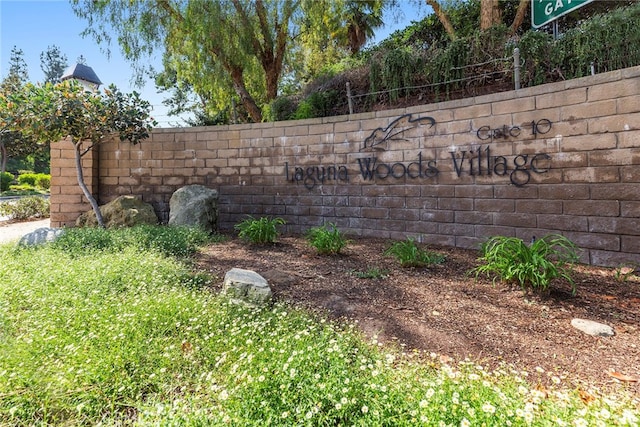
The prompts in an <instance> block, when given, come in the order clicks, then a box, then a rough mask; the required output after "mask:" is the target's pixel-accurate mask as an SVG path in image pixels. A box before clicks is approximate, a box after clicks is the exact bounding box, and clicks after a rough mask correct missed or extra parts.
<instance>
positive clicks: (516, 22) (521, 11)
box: [509, 0, 531, 36]
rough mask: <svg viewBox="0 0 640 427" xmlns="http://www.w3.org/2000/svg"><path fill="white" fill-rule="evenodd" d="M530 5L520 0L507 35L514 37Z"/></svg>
mask: <svg viewBox="0 0 640 427" xmlns="http://www.w3.org/2000/svg"><path fill="white" fill-rule="evenodd" d="M529 4H531V1H530V0H520V4H519V5H518V10H517V11H516V16H515V18H513V23H512V24H511V27H510V29H509V35H510V36H514V35H515V34H516V32H517V31H518V29H519V28H520V27H521V26H522V22H523V21H524V15H525V13H527V8H528V7H529Z"/></svg>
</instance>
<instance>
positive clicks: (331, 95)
mask: <svg viewBox="0 0 640 427" xmlns="http://www.w3.org/2000/svg"><path fill="white" fill-rule="evenodd" d="M338 96H339V94H338V92H337V91H335V90H328V91H326V92H313V93H311V94H310V95H309V96H308V97H306V98H305V99H304V100H303V101H302V102H300V104H298V108H297V109H296V111H295V113H294V115H293V117H294V118H295V119H298V120H300V119H311V118H314V117H326V116H329V115H331V114H332V112H333V108H334V107H335V105H336V104H337V103H338Z"/></svg>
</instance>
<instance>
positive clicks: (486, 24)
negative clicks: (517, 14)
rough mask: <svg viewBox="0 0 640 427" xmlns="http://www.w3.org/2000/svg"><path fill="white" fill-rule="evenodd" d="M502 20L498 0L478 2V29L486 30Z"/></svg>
mask: <svg viewBox="0 0 640 427" xmlns="http://www.w3.org/2000/svg"><path fill="white" fill-rule="evenodd" d="M501 20H502V13H501V10H500V4H499V3H498V0H481V2H480V29H481V30H487V29H489V28H491V27H493V26H494V25H498V24H499V23H500V22H501Z"/></svg>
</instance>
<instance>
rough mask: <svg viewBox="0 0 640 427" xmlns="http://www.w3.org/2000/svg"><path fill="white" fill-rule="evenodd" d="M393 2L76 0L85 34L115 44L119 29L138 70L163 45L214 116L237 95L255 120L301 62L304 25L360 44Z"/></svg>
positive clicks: (171, 65)
mask: <svg viewBox="0 0 640 427" xmlns="http://www.w3.org/2000/svg"><path fill="white" fill-rule="evenodd" d="M387 1H389V0H367V1H364V2H361V1H356V0H339V1H331V0H216V1H208V0H191V1H188V2H184V1H179V0H154V1H145V2H122V1H115V0H113V1H109V0H105V1H99V2H97V1H93V0H71V2H72V6H73V9H74V11H75V13H76V14H77V15H78V16H80V17H82V18H85V19H86V20H87V22H88V27H87V29H86V30H85V32H84V34H85V35H91V36H93V37H94V38H95V39H96V40H97V41H98V42H102V43H110V41H111V36H110V34H111V33H113V32H115V37H117V40H118V43H119V45H120V48H121V50H122V52H123V54H124V56H125V58H127V59H128V60H129V61H131V62H132V63H133V64H134V65H135V66H136V67H138V69H139V70H140V68H141V67H140V65H141V64H143V63H144V60H145V59H146V58H147V57H148V56H149V55H151V54H153V53H155V52H161V54H162V56H163V68H164V72H166V73H167V74H168V75H169V76H170V75H171V74H172V73H175V76H176V79H175V82H176V85H178V86H179V88H180V90H184V89H185V88H190V89H192V90H193V92H194V93H195V94H196V98H197V99H198V101H199V102H200V101H201V100H204V101H205V102H204V104H205V110H206V111H205V112H206V113H207V115H208V116H210V117H214V116H215V115H216V114H217V112H219V111H222V110H224V109H225V108H227V107H228V106H229V104H231V100H232V98H236V99H239V104H240V105H241V106H242V108H243V109H244V111H245V113H246V116H247V117H248V118H249V120H252V121H255V122H259V121H261V120H262V111H261V106H263V105H266V104H268V103H269V102H270V101H271V100H273V99H275V98H276V97H277V96H278V91H279V88H280V83H281V80H282V78H283V75H284V74H285V73H292V72H295V70H299V69H300V68H301V67H302V66H303V64H302V63H303V62H304V61H299V59H300V56H299V55H293V52H294V50H296V49H298V48H297V46H295V44H297V42H298V41H299V40H300V37H301V36H302V35H303V32H308V31H320V30H323V29H326V28H327V26H329V27H331V28H333V29H337V28H340V29H341V31H336V34H335V36H336V37H341V39H342V40H343V41H345V45H348V46H351V48H352V49H353V50H354V51H357V50H358V49H359V48H360V47H361V46H362V43H364V41H366V38H367V37H370V35H371V34H372V30H373V29H374V28H376V26H378V25H379V24H380V23H381V22H382V6H381V5H383V4H386V2H387ZM311 14H316V15H311ZM335 17H338V19H334V18H335ZM331 20H332V22H331V23H329V24H328V22H329V21H331ZM309 22H313V23H320V22H324V24H326V25H308V23H309ZM337 23H339V24H340V25H339V26H338V25H334V24H337ZM306 36H307V37H306V38H305V40H307V41H308V40H315V39H317V38H314V37H308V36H309V34H306ZM319 38H322V37H319ZM294 40H296V43H295V44H294V43H292V42H293V41H294ZM347 42H348V43H347ZM298 52H299V49H298ZM164 81H165V82H169V81H171V80H167V79H165V80H164ZM164 89H166V87H165V88H164Z"/></svg>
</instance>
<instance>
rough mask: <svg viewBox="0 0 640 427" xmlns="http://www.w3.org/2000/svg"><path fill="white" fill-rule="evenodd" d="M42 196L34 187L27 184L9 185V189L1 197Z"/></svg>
mask: <svg viewBox="0 0 640 427" xmlns="http://www.w3.org/2000/svg"><path fill="white" fill-rule="evenodd" d="M40 194H42V192H41V191H38V190H36V188H35V187H33V186H31V185H29V184H23V185H10V186H9V189H8V190H7V191H5V192H4V194H3V196H37V195H40Z"/></svg>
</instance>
